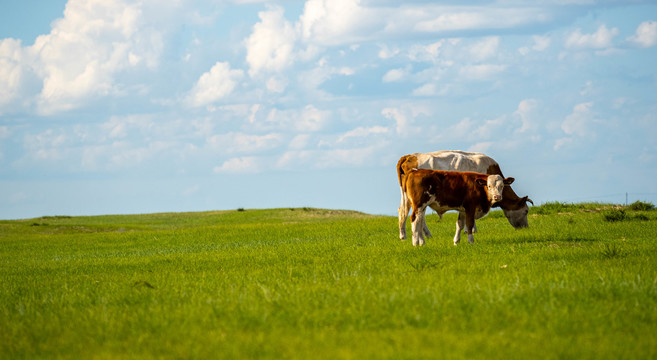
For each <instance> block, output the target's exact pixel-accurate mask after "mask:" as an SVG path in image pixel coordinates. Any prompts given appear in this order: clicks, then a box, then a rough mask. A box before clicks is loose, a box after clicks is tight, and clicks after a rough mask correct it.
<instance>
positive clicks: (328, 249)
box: [0, 203, 657, 359]
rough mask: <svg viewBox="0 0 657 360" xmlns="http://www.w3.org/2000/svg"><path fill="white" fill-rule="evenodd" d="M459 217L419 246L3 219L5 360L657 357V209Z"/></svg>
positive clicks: (178, 225)
mask: <svg viewBox="0 0 657 360" xmlns="http://www.w3.org/2000/svg"><path fill="white" fill-rule="evenodd" d="M240 210H241V209H240ZM455 219H456V214H454V213H448V214H447V215H446V216H445V218H444V219H443V221H441V222H438V220H437V216H436V215H433V214H432V215H429V216H428V217H427V223H428V225H429V228H430V229H431V231H432V232H433V235H434V237H433V238H429V239H427V245H426V246H424V247H421V248H414V247H413V246H412V243H411V241H410V240H406V241H404V242H401V241H399V240H398V238H397V237H398V230H397V219H396V217H390V216H371V215H367V214H362V213H356V212H350V211H334V210H333V211H332V210H321V209H308V208H297V209H268V210H250V209H247V210H245V211H223V212H203V213H170V214H150V215H124V216H95V217H67V216H57V217H43V218H36V219H29V220H20V221H0V264H1V268H2V271H1V272H0V280H1V283H2V286H1V287H0V358H2V359H35V358H85V359H86V358H96V359H121V358H126V359H128V358H130V359H133V358H145V359H148V358H183V359H190V358H191V359H193V358H197V359H208V358H225V359H240V358H271V359H316V358H326V359H427V358H450V359H461V358H462V359H466V358H468V359H472V358H475V359H529V358H542V359H563V358H566V359H605V358H606V359H650V358H652V359H654V358H657V335H656V334H657V212H655V211H644V210H631V209H622V210H619V209H614V208H612V207H610V206H603V205H600V204H575V205H566V204H558V203H552V204H546V205H543V206H540V207H533V208H531V210H530V218H529V221H530V228H528V229H523V230H514V229H513V228H512V227H511V226H510V225H509V224H508V223H507V221H506V219H505V218H504V217H503V215H502V213H501V212H493V213H491V215H489V216H488V217H486V218H484V219H482V220H479V221H478V222H477V226H478V229H479V232H478V234H476V235H475V239H476V243H475V244H474V245H470V244H468V243H467V242H465V243H464V242H462V243H461V244H460V245H459V246H458V247H455V246H454V245H452V237H453V232H454V222H455ZM407 225H408V229H409V230H408V231H409V234H410V223H409V224H407Z"/></svg>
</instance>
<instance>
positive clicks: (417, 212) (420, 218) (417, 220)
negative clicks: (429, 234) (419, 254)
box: [411, 205, 427, 246]
mask: <svg viewBox="0 0 657 360" xmlns="http://www.w3.org/2000/svg"><path fill="white" fill-rule="evenodd" d="M426 208H427V206H426V205H422V206H419V207H413V213H412V214H411V228H412V229H413V246H418V245H419V246H422V245H424V229H423V225H422V223H423V222H424V212H425V210H426Z"/></svg>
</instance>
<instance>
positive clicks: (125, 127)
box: [100, 115, 155, 139]
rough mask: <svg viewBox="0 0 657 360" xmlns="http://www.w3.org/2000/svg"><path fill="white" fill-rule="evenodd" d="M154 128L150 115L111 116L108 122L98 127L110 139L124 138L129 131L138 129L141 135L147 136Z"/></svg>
mask: <svg viewBox="0 0 657 360" xmlns="http://www.w3.org/2000/svg"><path fill="white" fill-rule="evenodd" d="M154 126H155V124H154V123H153V120H152V117H151V116H150V115H128V116H112V117H110V119H109V121H107V122H105V123H103V124H101V125H100V129H101V130H102V133H103V134H107V136H108V137H109V138H110V139H116V138H119V139H120V138H125V137H126V136H127V135H128V131H129V130H130V129H139V130H141V133H140V134H139V135H142V134H148V133H149V132H150V129H152V128H153V127H154Z"/></svg>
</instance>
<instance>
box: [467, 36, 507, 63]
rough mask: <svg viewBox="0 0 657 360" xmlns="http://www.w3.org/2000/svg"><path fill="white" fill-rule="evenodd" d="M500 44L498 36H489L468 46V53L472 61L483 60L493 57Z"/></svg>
mask: <svg viewBox="0 0 657 360" xmlns="http://www.w3.org/2000/svg"><path fill="white" fill-rule="evenodd" d="M499 45H500V38H499V37H498V36H489V37H486V38H484V39H483V40H481V41H479V42H477V43H475V44H473V45H471V46H470V49H469V53H470V55H471V58H472V59H473V60H474V61H483V60H486V59H489V58H491V57H494V56H495V55H496V54H497V50H498V48H499Z"/></svg>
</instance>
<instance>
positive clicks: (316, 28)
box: [299, 0, 381, 45]
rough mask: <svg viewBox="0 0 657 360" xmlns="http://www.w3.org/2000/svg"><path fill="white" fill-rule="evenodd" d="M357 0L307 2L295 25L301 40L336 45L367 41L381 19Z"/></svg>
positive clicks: (314, 0)
mask: <svg viewBox="0 0 657 360" xmlns="http://www.w3.org/2000/svg"><path fill="white" fill-rule="evenodd" d="M360 2H361V1H360V0H308V1H306V4H305V5H304V9H303V14H301V16H300V17H299V26H300V28H301V35H302V38H303V40H304V41H306V42H314V43H318V44H321V45H336V44H344V43H350V42H357V41H362V40H364V39H371V36H372V35H371V34H372V33H373V32H374V29H375V27H377V23H379V24H378V26H380V21H381V17H380V16H377V10H376V9H375V8H367V7H364V6H361V5H360Z"/></svg>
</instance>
